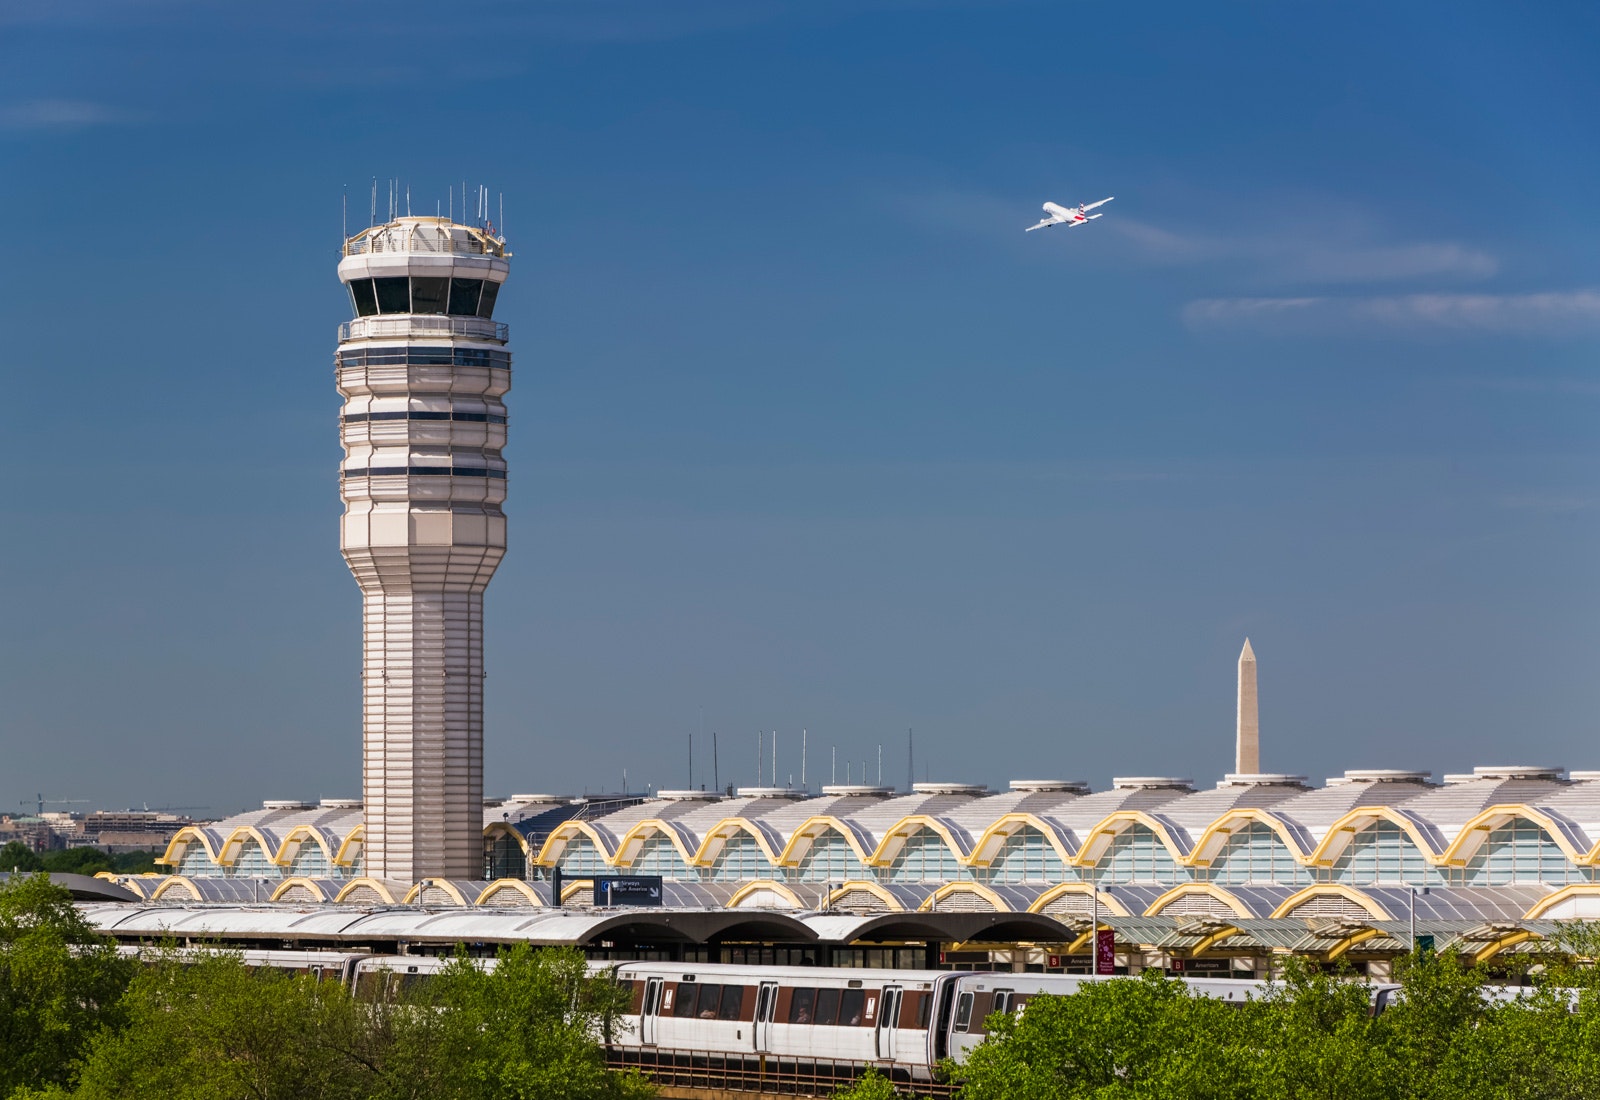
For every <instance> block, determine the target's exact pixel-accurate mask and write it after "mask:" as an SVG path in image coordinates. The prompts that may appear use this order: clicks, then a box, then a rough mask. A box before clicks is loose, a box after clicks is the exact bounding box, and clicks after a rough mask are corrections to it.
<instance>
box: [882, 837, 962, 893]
mask: <svg viewBox="0 0 1600 1100" xmlns="http://www.w3.org/2000/svg"><path fill="white" fill-rule="evenodd" d="M879 872H880V875H881V877H882V879H883V880H884V881H886V882H893V883H919V882H966V881H969V880H970V879H971V878H972V872H971V870H969V869H968V868H967V867H965V866H963V865H962V863H961V861H960V860H959V859H957V858H956V854H955V853H954V852H952V851H951V850H950V846H949V845H948V844H946V843H945V840H944V837H942V836H940V835H939V834H938V833H936V832H934V831H933V830H932V829H929V828H927V827H926V826H924V827H922V828H921V829H918V830H917V831H916V832H914V833H912V834H911V835H910V836H908V837H906V840H905V844H904V845H902V846H901V848H900V851H899V852H898V853H896V855H895V857H894V859H893V860H891V861H890V863H889V866H888V867H887V868H879Z"/></svg>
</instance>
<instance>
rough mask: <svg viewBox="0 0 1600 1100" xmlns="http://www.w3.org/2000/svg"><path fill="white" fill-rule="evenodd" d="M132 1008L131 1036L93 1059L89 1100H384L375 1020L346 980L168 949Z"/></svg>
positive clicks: (142, 978)
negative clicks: (259, 967)
mask: <svg viewBox="0 0 1600 1100" xmlns="http://www.w3.org/2000/svg"><path fill="white" fill-rule="evenodd" d="M124 1003H125V1006H126V1011H127V1016H128V1019H127V1027H126V1028H124V1029H123V1030H121V1031H116V1032H113V1031H103V1032H101V1033H100V1034H99V1035H98V1036H97V1037H96V1039H95V1041H94V1043H93V1044H92V1045H91V1047H90V1049H89V1052H88V1055H87V1057H86V1058H85V1060H84V1064H83V1069H82V1073H81V1076H80V1078H79V1083H78V1093H77V1095H78V1096H80V1097H83V1098H85V1100H142V1098H145V1097H157V1096H159V1097H164V1098H170V1100H239V1098H244V1097H250V1098H254V1100H358V1098H362V1097H367V1096H379V1095H382V1093H381V1091H379V1090H378V1089H377V1087H376V1086H377V1084H378V1082H379V1081H380V1079H381V1076H382V1071H383V1063H382V1060H381V1059H382V1054H383V1051H382V1049H381V1045H379V1046H376V1047H375V1045H374V1044H373V1043H371V1042H370V1041H369V1037H370V1035H371V1033H372V1032H373V1031H374V1030H376V1029H377V1027H378V1024H377V1023H375V1016H374V1014H371V1013H367V1012H365V1011H363V1009H362V1006H361V1005H359V1004H358V1003H357V1002H356V1000H355V998H354V997H352V996H351V994H350V993H349V992H348V991H347V990H346V989H344V988H343V987H342V986H341V985H340V984H339V983H338V982H319V981H318V980H317V979H316V978H315V977H314V976H311V975H304V974H299V975H297V974H289V973H285V972H283V971H278V970H268V969H262V970H259V971H257V970H252V969H251V968H249V967H247V966H245V965H244V963H243V962H242V961H241V960H240V959H239V957H238V956H236V955H229V954H202V953H198V952H197V953H193V954H191V955H188V956H185V955H183V954H181V953H179V952H177V951H169V952H168V953H166V954H165V955H164V956H163V957H162V958H160V959H158V960H157V961H156V962H155V963H154V964H153V965H150V966H147V967H145V968H144V969H143V970H142V971H141V972H140V973H139V975H138V976H137V977H136V978H134V980H133V982H132V984H131V985H130V986H129V988H128V992H127V996H126V998H125V1002H124ZM377 1015H378V1016H380V1017H381V1016H384V1015H386V1013H379V1014H377Z"/></svg>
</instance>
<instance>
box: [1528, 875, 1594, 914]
mask: <svg viewBox="0 0 1600 1100" xmlns="http://www.w3.org/2000/svg"><path fill="white" fill-rule="evenodd" d="M1585 897H1588V898H1600V883H1595V882H1574V883H1571V884H1570V885H1567V886H1563V887H1562V888H1561V889H1559V890H1557V891H1556V892H1555V893H1553V894H1547V895H1546V896H1544V897H1542V898H1540V899H1539V900H1538V901H1536V902H1534V903H1533V907H1532V908H1531V909H1529V910H1528V911H1527V912H1526V913H1524V914H1523V915H1522V917H1523V919H1524V920H1534V919H1536V918H1538V917H1542V916H1544V915H1545V914H1546V913H1548V912H1550V910H1552V909H1554V908H1555V907H1556V906H1558V905H1560V904H1561V903H1562V902H1565V901H1570V900H1571V899H1573V898H1585Z"/></svg>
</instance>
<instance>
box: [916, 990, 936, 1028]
mask: <svg viewBox="0 0 1600 1100" xmlns="http://www.w3.org/2000/svg"><path fill="white" fill-rule="evenodd" d="M931 1015H933V994H932V993H918V994H917V1027H918V1028H919V1029H921V1030H923V1031H927V1030H928V1017H929V1016H931Z"/></svg>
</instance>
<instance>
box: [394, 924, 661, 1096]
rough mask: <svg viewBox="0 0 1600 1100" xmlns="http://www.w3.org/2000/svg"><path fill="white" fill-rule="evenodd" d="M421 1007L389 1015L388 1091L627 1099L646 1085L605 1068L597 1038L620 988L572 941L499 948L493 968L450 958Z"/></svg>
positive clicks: (614, 1017) (614, 1018) (618, 1004)
mask: <svg viewBox="0 0 1600 1100" xmlns="http://www.w3.org/2000/svg"><path fill="white" fill-rule="evenodd" d="M425 997H426V1001H425V1003H426V1004H427V1006H428V1008H429V1011H419V1012H413V1013H410V1014H407V1015H404V1016H402V1017H398V1018H397V1019H396V1020H394V1021H393V1025H394V1027H395V1031H396V1038H397V1041H396V1044H395V1049H394V1053H393V1057H392V1058H391V1060H390V1064H389V1067H388V1077H387V1082H388V1087H389V1088H390V1089H391V1090H392V1091H390V1092H388V1093H387V1095H388V1096H392V1097H415V1098H418V1100H421V1098H424V1097H426V1098H430V1100H431V1098H436V1097H437V1098H446V1100H502V1098H504V1100H510V1098H519V1100H631V1098H638V1097H646V1096H649V1095H650V1094H651V1092H652V1089H651V1087H650V1085H649V1084H648V1083H647V1082H646V1081H645V1080H644V1079H643V1078H641V1077H639V1076H638V1075H637V1074H633V1073H616V1072H612V1071H610V1070H608V1069H606V1065H605V1058H604V1053H603V1051H602V1049H601V1046H600V1043H599V1038H600V1037H601V1036H602V1035H604V1034H606V1033H608V1032H610V1031H612V1030H613V1029H615V1028H617V1027H619V1026H621V1025H620V1022H619V1020H618V1016H619V1015H620V1013H621V1012H622V1011H623V1010H624V1009H625V1008H626V1007H627V997H628V991H627V990H626V989H624V988H623V987H620V986H618V985H617V984H616V983H615V982H613V981H612V980H610V979H609V978H605V977H595V976H591V975H590V974H589V973H588V970H587V963H586V961H585V959H584V957H583V954H582V953H581V952H579V951H577V950H576V949H573V948H561V949H555V948H545V949H543V950H536V949H534V948H533V947H530V946H529V945H527V944H518V945H516V946H515V947H512V948H510V949H509V950H503V951H502V952H501V953H500V956H499V959H498V961H497V963H496V965H495V968H494V970H493V971H485V970H483V969H480V968H479V967H477V966H474V965H473V964H472V962H471V961H470V960H468V959H466V958H464V957H458V958H457V959H456V960H455V961H454V962H453V963H452V964H451V965H450V966H449V967H447V968H446V969H445V970H444V971H443V972H442V973H440V974H439V975H438V976H437V977H436V978H434V980H433V982H432V983H431V985H430V986H429V987H428V989H427V991H426V994H425Z"/></svg>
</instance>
